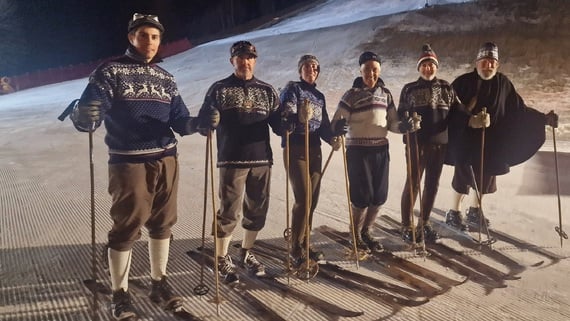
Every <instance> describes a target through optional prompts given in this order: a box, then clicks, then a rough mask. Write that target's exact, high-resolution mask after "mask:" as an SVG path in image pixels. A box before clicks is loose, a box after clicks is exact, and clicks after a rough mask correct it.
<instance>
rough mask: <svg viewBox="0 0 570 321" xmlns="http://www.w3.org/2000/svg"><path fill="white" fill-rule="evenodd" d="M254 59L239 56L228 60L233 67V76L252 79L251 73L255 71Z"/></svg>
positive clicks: (247, 55)
mask: <svg viewBox="0 0 570 321" xmlns="http://www.w3.org/2000/svg"><path fill="white" fill-rule="evenodd" d="M256 60H257V59H256V58H255V56H253V55H250V54H241V55H237V56H233V57H231V58H230V62H231V63H232V66H234V74H235V75H236V77H238V78H240V79H243V80H249V79H251V78H253V71H254V70H255V62H256Z"/></svg>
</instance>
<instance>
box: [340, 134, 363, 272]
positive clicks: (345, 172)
mask: <svg viewBox="0 0 570 321" xmlns="http://www.w3.org/2000/svg"><path fill="white" fill-rule="evenodd" d="M340 139H341V141H340V142H341V147H340V148H342V158H343V162H344V183H345V184H344V185H345V187H346V201H347V203H348V219H349V221H350V231H351V232H352V233H351V234H352V250H353V251H354V260H355V262H356V269H359V268H360V262H359V257H358V247H357V246H356V226H355V224H354V215H353V213H352V202H351V201H350V184H349V182H348V163H347V161H346V144H345V141H344V135H342V136H340Z"/></svg>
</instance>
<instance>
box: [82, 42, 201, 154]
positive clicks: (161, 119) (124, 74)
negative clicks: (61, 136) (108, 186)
mask: <svg viewBox="0 0 570 321" xmlns="http://www.w3.org/2000/svg"><path fill="white" fill-rule="evenodd" d="M93 100H97V101H100V102H101V103H102V104H101V119H102V120H104V123H105V128H106V130H107V133H106V135H105V143H106V144H107V146H108V147H109V154H110V162H111V163H113V162H123V161H124V162H130V161H132V162H141V161H147V160H151V159H153V158H155V159H157V158H160V157H162V156H164V153H165V152H166V153H167V154H168V155H170V154H175V151H176V149H175V147H176V144H177V141H176V138H175V137H174V133H173V132H172V130H174V131H175V132H177V133H178V134H180V135H187V134H190V133H191V130H190V126H189V124H190V122H191V120H192V118H191V117H190V115H189V112H188V109H187V107H186V105H185V104H184V102H183V100H182V98H181V97H180V94H179V92H178V89H177V86H176V83H175V80H174V77H173V76H172V75H171V74H170V73H168V72H167V71H165V70H164V69H162V68H161V67H159V66H158V65H156V64H155V61H151V62H150V63H145V62H144V60H143V58H142V57H140V56H138V55H137V54H136V52H135V51H134V49H132V48H129V49H128V50H127V52H126V54H125V55H124V56H122V57H119V58H117V59H115V60H111V61H108V62H105V63H103V64H102V65H100V66H99V67H97V69H95V71H93V73H92V74H91V76H90V77H89V84H88V85H87V87H86V88H85V90H84V91H83V94H82V95H81V99H80V104H82V103H86V102H89V101H93ZM72 120H73V123H74V125H75V127H76V128H77V129H78V130H80V131H88V130H89V126H90V124H88V123H82V122H81V120H80V119H78V117H77V113H76V112H74V113H73V114H72ZM100 125H101V122H99V123H96V124H95V128H97V127H99V126H100ZM155 155H156V157H155Z"/></svg>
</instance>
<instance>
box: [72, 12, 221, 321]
mask: <svg viewBox="0 0 570 321" xmlns="http://www.w3.org/2000/svg"><path fill="white" fill-rule="evenodd" d="M163 32H164V27H163V26H162V24H161V23H160V22H159V19H158V17H157V16H153V15H141V14H134V15H133V17H132V19H130V20H129V23H128V34H127V37H128V40H129V46H128V48H127V51H126V53H125V54H124V55H123V56H121V57H119V58H116V59H113V60H110V61H108V62H105V63H103V64H101V65H100V66H98V67H97V68H96V69H95V70H94V71H93V72H92V74H91V76H90V77H89V83H88V84H87V87H86V88H85V89H84V91H83V93H82V95H81V98H80V99H79V102H78V103H77V104H76V105H75V106H74V108H73V111H72V113H71V115H70V118H71V120H72V121H73V125H74V126H75V128H76V129H77V130H79V131H82V132H89V133H92V132H94V131H95V130H97V129H98V128H99V127H100V126H101V125H102V123H104V125H105V129H106V132H105V143H106V144H107V147H108V150H109V161H108V167H109V168H108V177H109V186H108V191H109V193H110V194H111V199H112V204H111V208H110V217H111V218H112V221H113V224H112V227H111V229H110V231H109V233H108V243H107V245H108V249H107V253H106V254H107V257H108V262H109V273H110V279H111V290H112V291H113V294H112V295H113V297H112V304H111V314H112V317H113V319H115V320H134V319H138V318H137V317H136V312H135V311H136V310H135V309H134V308H133V306H132V305H131V299H130V294H129V272H130V267H131V259H132V247H133V245H134V244H135V242H136V241H137V240H138V239H139V238H140V237H141V229H142V228H143V227H146V228H147V230H148V236H149V240H148V253H149V261H150V281H151V291H150V295H149V296H150V299H151V300H152V301H154V302H156V303H159V304H161V305H162V306H164V307H165V308H166V309H177V308H179V307H181V306H182V303H183V299H182V297H181V296H179V295H176V294H175V293H174V291H173V289H172V288H171V287H170V285H169V283H168V282H167V273H166V270H167V265H168V256H169V251H170V237H171V235H172V232H171V228H172V226H173V225H174V224H175V223H176V219H177V191H178V182H179V172H180V171H179V163H178V158H179V156H177V155H178V150H177V144H178V141H177V139H176V138H175V134H174V133H177V134H179V135H180V136H184V135H190V134H192V133H195V132H197V131H198V130H199V127H200V126H201V125H204V126H206V127H208V128H210V127H215V126H216V125H217V123H218V121H219V113H217V112H210V113H208V116H207V120H206V122H204V123H202V122H201V121H200V119H199V118H197V117H191V116H190V114H189V112H188V108H187V107H186V105H185V104H184V101H183V99H182V97H181V96H180V92H179V91H178V88H177V85H176V82H175V80H174V77H173V76H172V75H171V74H170V73H168V72H167V71H166V70H164V69H163V68H161V67H159V66H158V65H157V63H158V62H160V58H158V57H157V56H156V54H157V51H158V47H159V45H160V41H161V36H162V33H163ZM149 88H152V90H148V89H149Z"/></svg>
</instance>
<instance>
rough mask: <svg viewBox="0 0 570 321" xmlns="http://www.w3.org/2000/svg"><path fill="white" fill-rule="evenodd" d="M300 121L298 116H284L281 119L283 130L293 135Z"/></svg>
mask: <svg viewBox="0 0 570 321" xmlns="http://www.w3.org/2000/svg"><path fill="white" fill-rule="evenodd" d="M298 121H299V119H298V117H297V114H284V115H283V117H281V128H282V129H283V130H284V131H288V132H289V133H292V132H294V131H295V128H296V127H297V122H298Z"/></svg>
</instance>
